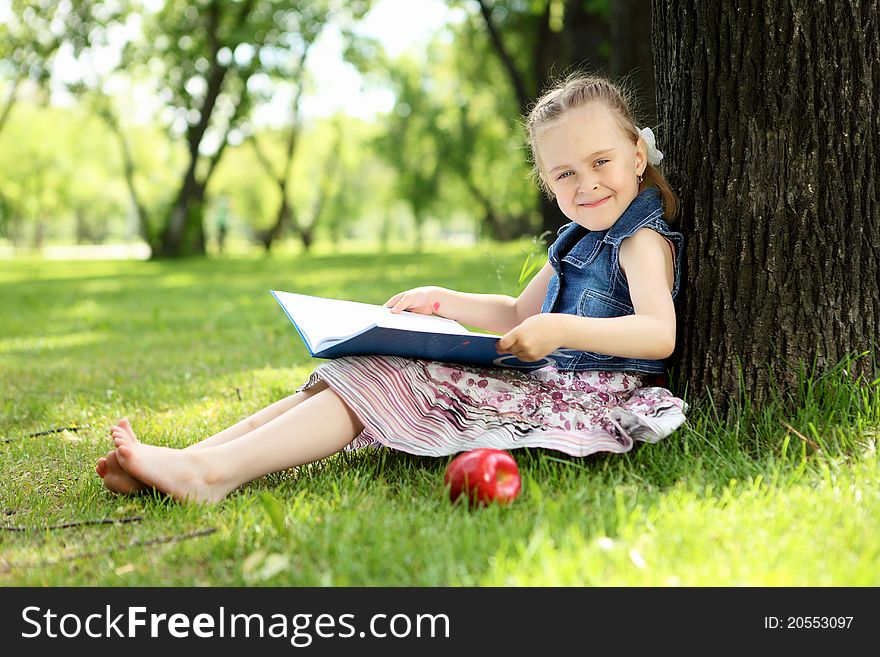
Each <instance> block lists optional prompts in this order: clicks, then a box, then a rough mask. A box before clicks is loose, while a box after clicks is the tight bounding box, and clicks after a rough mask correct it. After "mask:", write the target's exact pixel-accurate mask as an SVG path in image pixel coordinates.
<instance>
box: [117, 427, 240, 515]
mask: <svg viewBox="0 0 880 657" xmlns="http://www.w3.org/2000/svg"><path fill="white" fill-rule="evenodd" d="M113 441H114V442H115V443H116V455H117V457H118V459H119V464H120V465H121V466H122V468H123V469H124V470H125V471H126V472H127V473H128V474H129V475H130V476H131V477H132V478H134V479H136V480H138V481H141V482H143V483H144V484H146V485H148V486H153V487H154V488H156V489H158V490H160V491H162V492H163V493H165V494H167V495H171V496H172V497H173V498H174V499H176V500H179V501H181V502H187V501H188V502H219V501H220V500H222V499H223V498H224V497H225V496H226V494H227V493H228V492H229V491H230V490H232V488H234V486H228V485H225V484H224V483H222V482H221V481H220V480H219V478H218V477H215V476H212V473H211V472H210V469H209V467H208V466H207V464H206V462H205V459H204V458H203V456H202V453H203V450H182V449H171V448H169V447H157V446H154V445H145V444H144V443H141V442H137V441H136V440H132V439H131V438H130V437H129V436H128V435H127V433H126V432H122V434H114V436H113Z"/></svg>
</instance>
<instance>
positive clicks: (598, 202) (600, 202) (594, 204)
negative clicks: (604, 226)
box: [579, 196, 611, 208]
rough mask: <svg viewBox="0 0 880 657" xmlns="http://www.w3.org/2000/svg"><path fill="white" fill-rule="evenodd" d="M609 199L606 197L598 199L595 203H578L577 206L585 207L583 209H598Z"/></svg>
mask: <svg viewBox="0 0 880 657" xmlns="http://www.w3.org/2000/svg"><path fill="white" fill-rule="evenodd" d="M610 198H611V197H610V196H606V197H605V198H603V199H599V200H598V201H596V202H595V203H580V204H579V205H581V206H582V207H585V208H598V207H599V206H600V205H602V204H603V203H605V201H607V200H608V199H610Z"/></svg>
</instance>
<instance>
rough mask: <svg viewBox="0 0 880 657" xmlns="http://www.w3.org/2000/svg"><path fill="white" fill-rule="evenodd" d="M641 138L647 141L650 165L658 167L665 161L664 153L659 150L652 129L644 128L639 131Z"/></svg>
mask: <svg viewBox="0 0 880 657" xmlns="http://www.w3.org/2000/svg"><path fill="white" fill-rule="evenodd" d="M639 136H640V137H641V138H642V139H644V140H645V145H646V146H647V147H648V164H653V165H654V166H657V165H658V164H660V162H662V161H663V153H661V152H660V151H658V150H657V140H656V139H655V138H654V131H653V130H651V128H642V129H641V130H639Z"/></svg>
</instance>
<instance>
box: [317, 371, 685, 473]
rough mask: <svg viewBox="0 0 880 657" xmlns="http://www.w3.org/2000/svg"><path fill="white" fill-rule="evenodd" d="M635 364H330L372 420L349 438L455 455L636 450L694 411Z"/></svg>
mask: <svg viewBox="0 0 880 657" xmlns="http://www.w3.org/2000/svg"><path fill="white" fill-rule="evenodd" d="M643 379H644V375H642V374H638V373H630V372H596V371H592V372H568V371H560V370H557V369H556V368H555V367H553V366H549V367H544V368H542V369H539V370H535V371H532V372H522V371H519V370H508V369H503V368H497V369H494V368H493V369H484V368H479V367H471V366H467V365H455V364H450V363H439V362H434V361H426V360H414V359H409V358H398V357H396V356H357V357H349V358H339V359H336V360H331V361H328V362H326V363H323V364H321V365H320V366H318V368H317V369H316V370H315V371H314V372H313V373H312V375H311V376H310V377H309V380H308V381H307V382H306V383H305V385H303V386H302V387H301V388H300V390H305V389H308V388H310V387H311V386H313V385H315V384H316V383H318V381H321V380H323V381H325V382H326V383H327V385H329V386H330V388H331V389H333V390H334V391H335V392H336V393H337V394H338V395H339V396H340V397H341V398H342V399H343V400H344V401H345V403H346V404H348V406H349V407H351V409H352V410H353V411H354V412H355V414H356V415H357V416H358V418H359V419H360V420H361V422H362V423H363V425H364V430H363V431H362V432H361V433H360V434H359V435H358V436H357V437H356V438H355V439H354V440H353V441H352V442H351V443H350V444H349V445H348V447H347V449H358V448H361V447H367V446H370V445H385V446H386V447H392V448H394V449H399V450H402V451H404V452H409V453H411V454H420V455H425V456H445V455H449V454H455V453H457V452H464V451H468V450H471V449H477V448H478V447H494V448H496V449H505V450H508V449H516V448H518V447H543V448H547V449H554V450H558V451H560V452H565V453H566V454H571V455H572V456H586V455H588V454H593V453H595V452H618V453H620V452H627V451H629V450H630V449H632V447H633V444H634V441H636V440H640V441H644V442H649V443H654V442H657V441H658V440H660V439H661V438H664V437H666V436H668V435H669V434H671V433H672V432H673V431H675V430H676V429H677V428H678V427H680V426H681V425H682V424H683V423H684V421H685V412H686V410H687V406H686V404H685V403H684V402H683V401H682V400H681V399H678V398H677V397H675V396H673V395H672V393H671V392H669V391H668V390H666V389H665V388H659V387H653V386H648V385H645V383H644V381H643Z"/></svg>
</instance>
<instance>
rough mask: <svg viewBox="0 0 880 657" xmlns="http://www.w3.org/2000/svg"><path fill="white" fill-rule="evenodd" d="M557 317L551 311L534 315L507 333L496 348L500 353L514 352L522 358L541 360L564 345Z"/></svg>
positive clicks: (496, 344)
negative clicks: (560, 336)
mask: <svg viewBox="0 0 880 657" xmlns="http://www.w3.org/2000/svg"><path fill="white" fill-rule="evenodd" d="M557 319H558V318H557V317H554V316H553V315H552V314H550V313H539V314H537V315H532V316H531V317H529V318H528V319H526V320H525V321H524V322H522V323H521V324H519V325H518V326H517V327H516V328H513V329H511V330H510V331H508V332H507V333H505V334H504V335H503V336H502V337H501V339H500V340H498V342H497V343H495V349H496V350H497V351H498V353H499V354H513V355H514V356H516V357H517V358H519V359H520V360H524V361H535V360H541V359H542V358H543V357H544V356H546V355H547V354H551V353H553V352H554V351H556V350H557V349H559V347H561V346H562V345H561V344H560V343H559V339H558V337H557V336H558V334H559V327H558V324H557Z"/></svg>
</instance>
